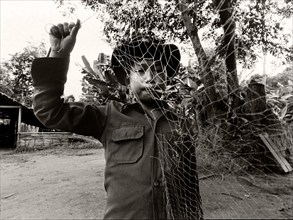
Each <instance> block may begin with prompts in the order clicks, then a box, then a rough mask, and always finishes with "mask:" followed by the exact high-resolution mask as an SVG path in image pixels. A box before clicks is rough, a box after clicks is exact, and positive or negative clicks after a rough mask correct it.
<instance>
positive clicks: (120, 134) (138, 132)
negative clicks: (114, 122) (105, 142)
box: [112, 127, 143, 141]
mask: <svg viewBox="0 0 293 220" xmlns="http://www.w3.org/2000/svg"><path fill="white" fill-rule="evenodd" d="M142 136H143V127H122V128H117V129H115V130H114V131H113V133H112V140H113V141H123V140H131V139H139V138H141V137H142Z"/></svg>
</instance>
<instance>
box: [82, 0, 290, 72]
mask: <svg viewBox="0 0 293 220" xmlns="http://www.w3.org/2000/svg"><path fill="white" fill-rule="evenodd" d="M83 2H84V4H86V5H87V6H90V7H91V8H92V9H94V10H97V11H100V13H99V14H100V19H101V20H102V21H104V23H105V28H104V32H105V34H106V36H107V39H108V41H109V42H110V43H112V44H115V42H117V41H119V40H121V39H123V38H124V37H125V36H126V37H127V36H129V35H130V34H131V32H132V31H141V32H148V31H152V32H155V33H159V34H160V35H161V36H162V37H164V38H165V39H167V40H173V41H174V40H179V41H181V42H183V43H190V39H189V36H188V33H187V31H186V27H185V26H184V23H183V21H182V17H181V13H180V11H179V9H178V5H179V4H178V2H180V3H184V2H188V1H156V0H148V1H146V0H144V1H137V0H129V1H125V0H109V1H98V0H91V1H89V0H83ZM189 2H190V3H189V4H187V9H186V10H188V13H189V16H191V17H192V20H193V24H194V25H195V26H196V27H197V29H199V30H200V29H202V30H203V35H202V40H203V41H206V42H207V43H211V44H210V45H214V46H219V49H218V51H219V52H220V51H221V47H223V45H221V44H222V43H223V42H222V40H221V39H222V35H223V31H222V30H221V22H220V17H219V14H218V11H217V9H218V8H219V7H220V6H219V5H221V4H222V1H216V0H213V1H212V0H209V1H189ZM232 3H233V8H234V16H233V17H234V19H235V21H236V23H237V25H236V26H237V29H236V40H237V45H238V46H237V52H238V59H239V60H240V61H241V62H242V63H244V64H245V65H246V66H250V67H251V64H252V63H253V62H251V61H255V60H256V59H257V54H256V53H257V52H259V51H261V50H264V52H269V53H271V54H273V55H285V57H286V58H287V60H292V45H289V46H288V43H290V39H291V36H290V35H289V34H290V33H285V34H283V32H282V31H283V30H284V24H282V20H286V19H288V18H290V17H291V16H292V13H293V10H292V9H293V3H292V1H287V2H285V1H280V0H269V1H232ZM217 4H218V5H217ZM105 14H109V16H104V15H105ZM224 34H226V33H224ZM290 46H291V47H290Z"/></svg>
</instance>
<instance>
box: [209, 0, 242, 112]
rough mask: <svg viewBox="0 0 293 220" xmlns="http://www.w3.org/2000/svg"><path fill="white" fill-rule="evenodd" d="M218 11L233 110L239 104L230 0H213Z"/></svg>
mask: <svg viewBox="0 0 293 220" xmlns="http://www.w3.org/2000/svg"><path fill="white" fill-rule="evenodd" d="M214 4H215V6H216V9H217V10H218V11H219V15H220V20H221V24H222V26H223V29H224V36H223V45H222V47H221V48H220V49H221V50H224V51H225V54H226V59H225V64H226V68H227V82H228V85H227V86H228V93H229V95H230V97H231V99H232V103H231V108H232V109H233V110H234V109H235V108H237V107H238V106H239V105H240V96H239V80H238V77H237V65H236V52H235V27H236V25H235V20H234V17H233V16H234V15H233V8H232V4H231V0H225V1H223V0H214Z"/></svg>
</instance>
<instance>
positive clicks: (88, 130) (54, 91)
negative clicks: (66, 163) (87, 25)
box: [31, 20, 203, 219]
mask: <svg viewBox="0 0 293 220" xmlns="http://www.w3.org/2000/svg"><path fill="white" fill-rule="evenodd" d="M79 29H80V21H79V20H78V21H77V22H76V23H70V24H68V23H63V24H58V25H56V26H53V27H52V28H51V33H50V44H51V48H50V51H49V54H48V56H47V57H42V58H37V59H35V60H34V62H33V64H32V68H31V74H32V78H33V85H34V90H35V96H34V100H33V109H34V112H35V114H36V116H37V117H38V118H39V120H40V121H41V122H42V123H43V124H44V125H45V126H47V127H49V128H55V129H60V130H63V131H69V132H74V133H77V134H81V135H87V136H93V137H94V138H97V139H98V140H100V141H101V143H102V144H103V147H104V151H105V159H106V165H105V174H104V178H105V179H104V186H105V190H106V193H107V203H106V209H105V215H104V218H105V219H170V218H178V219H179V218H180V219H202V218H203V217H202V216H203V214H202V208H201V198H200V195H199V186H198V178H197V173H196V168H195V154H194V150H192V149H195V148H194V147H191V146H182V145H180V144H175V142H176V140H175V139H176V138H177V139H178V140H179V139H180V140H181V139H182V140H183V139H184V140H185V135H182V133H180V132H179V133H178V132H177V135H175V134H174V131H178V125H179V124H180V129H181V128H182V129H184V128H185V127H186V123H179V124H178V123H175V122H176V120H177V118H178V117H177V116H176V115H175V114H173V113H172V111H168V110H167V109H168V106H167V104H166V102H165V101H164V100H162V99H161V97H162V94H163V92H164V90H165V89H166V86H167V81H168V78H170V77H173V76H174V75H175V74H176V72H177V70H178V67H179V64H180V52H179V50H178V48H177V46H175V45H173V44H163V43H161V42H156V41H153V40H150V39H151V38H148V36H145V37H144V36H143V35H141V36H140V35H137V36H136V37H133V39H132V40H131V41H129V42H128V43H125V44H121V45H119V46H117V47H116V48H115V49H114V51H113V54H112V57H111V65H112V69H113V71H114V73H115V75H116V77H117V79H118V81H119V82H120V83H121V84H123V85H129V87H130V89H131V90H132V92H133V93H134V95H135V97H136V101H135V102H133V103H121V102H117V101H109V102H108V103H107V104H106V105H102V106H96V105H90V104H86V103H81V102H70V103H66V102H64V100H63V99H62V98H60V97H62V95H63V90H64V84H65V82H66V75H67V71H68V65H69V62H70V53H71V52H72V50H73V48H74V44H75V42H76V38H77V34H78V31H79ZM181 122H182V121H181ZM181 124H185V125H183V126H181ZM176 143H177V142H176ZM190 143H191V142H190V141H189V145H190ZM170 147H171V148H172V147H173V149H171V148H170ZM167 149H168V150H167ZM174 152H175V153H174ZM176 152H177V153H176ZM180 152H181V154H182V155H183V154H184V159H181V158H182V157H183V156H182V155H181V156H180V155H179V154H180ZM163 155H165V157H164V158H163V159H161V157H162V156H163ZM169 159H170V160H171V159H173V160H174V159H175V163H173V165H170V164H169V165H168V161H170V160H169ZM176 164H181V165H179V166H177V165H176ZM182 164H184V165H182ZM190 164H191V165H190ZM189 165H190V166H189ZM186 167H189V168H190V167H192V170H191V169H190V170H189V171H190V172H189V171H188V170H187V171H188V172H187V173H185V171H186ZM189 168H188V169H189ZM172 173H175V174H176V173H177V174H178V175H184V176H183V177H184V178H185V179H186V180H185V181H182V178H177V179H175V178H173V177H174V175H172ZM172 178H173V179H172ZM172 181H173V182H172ZM174 186H177V187H174ZM184 186H186V187H189V190H186V192H187V193H185V194H181V195H180V193H178V190H179V189H180V188H182V187H183V188H184ZM176 201H177V202H176ZM186 201H187V202H186ZM177 203H178V204H177ZM186 207H187V208H186ZM183 209H184V210H185V211H182V210H183ZM183 212H184V213H185V214H184V213H183Z"/></svg>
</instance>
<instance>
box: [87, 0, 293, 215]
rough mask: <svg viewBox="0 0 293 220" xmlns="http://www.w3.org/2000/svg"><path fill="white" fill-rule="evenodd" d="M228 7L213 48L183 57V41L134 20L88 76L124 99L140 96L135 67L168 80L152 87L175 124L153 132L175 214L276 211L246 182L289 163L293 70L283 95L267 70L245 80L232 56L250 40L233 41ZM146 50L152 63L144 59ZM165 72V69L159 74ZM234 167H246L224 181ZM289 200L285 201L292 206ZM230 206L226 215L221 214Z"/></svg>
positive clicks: (186, 10) (190, 9)
mask: <svg viewBox="0 0 293 220" xmlns="http://www.w3.org/2000/svg"><path fill="white" fill-rule="evenodd" d="M219 2H221V1H219ZM223 2H224V1H223ZM223 2H222V4H221V3H220V4H219V5H218V10H221V7H222V5H223V4H224V3H223ZM166 4H167V3H166ZM165 6H166V5H165ZM166 7H167V6H166ZM179 8H180V10H181V15H182V16H183V20H184V16H185V15H186V16H187V17H185V18H188V16H191V14H192V13H195V10H196V9H195V5H194V4H190V5H188V4H187V5H183V6H182V5H180V7H179ZM227 10H228V9H227ZM193 15H194V14H193ZM228 15H229V16H228V19H227V20H225V22H224V23H223V24H222V27H224V28H223V29H224V32H223V34H224V35H226V36H228V37H227V38H225V40H223V42H224V46H222V47H218V49H217V50H215V52H214V53H213V54H212V55H211V56H206V55H205V54H206V53H204V50H203V51H200V48H199V47H197V46H194V45H192V46H190V45H189V46H190V47H191V48H193V49H194V48H195V49H197V50H199V51H200V52H198V53H197V54H194V53H191V54H192V55H193V57H191V58H190V60H189V62H188V64H187V65H183V64H182V63H181V62H182V56H181V59H180V52H181V49H182V47H181V48H179V47H177V46H175V45H174V44H170V43H166V42H165V40H164V39H163V38H161V37H158V36H157V35H156V34H154V32H148V31H145V29H144V30H142V31H139V28H135V27H133V30H134V32H133V33H134V34H129V35H127V36H126V35H125V36H126V39H124V40H123V41H122V43H121V44H118V45H117V46H116V49H115V51H114V53H113V55H112V58H111V59H112V66H110V64H109V63H108V66H107V65H105V66H103V68H104V69H103V70H102V69H101V68H100V67H98V69H99V68H100V70H99V71H101V72H102V74H103V76H102V78H101V77H98V76H97V74H96V76H95V77H96V78H95V80H96V81H93V79H89V77H88V78H87V81H88V82H92V84H95V85H96V88H97V90H99V89H100V90H99V91H97V95H96V96H97V97H98V96H100V95H101V91H102V90H101V86H103V88H104V89H105V88H106V89H108V92H107V96H103V97H104V98H105V97H106V98H105V99H104V101H105V102H106V101H108V100H109V99H113V97H114V99H115V100H118V101H119V100H120V101H122V102H134V101H137V100H135V95H133V94H131V92H130V91H129V89H128V87H127V84H128V82H129V78H128V77H129V73H130V72H131V71H132V72H133V71H134V72H135V71H137V75H136V77H137V79H138V80H140V79H141V77H142V76H141V75H140V74H139V70H143V71H144V72H145V71H150V72H157V73H158V76H156V77H162V78H160V80H157V81H161V82H164V81H165V82H164V83H165V84H166V85H167V86H166V88H165V87H162V86H161V85H155V86H153V87H149V88H147V91H148V94H149V95H150V96H151V97H152V98H153V100H155V101H156V102H157V106H159V108H160V110H161V112H162V113H163V115H165V116H166V118H168V114H169V113H170V112H171V113H172V114H173V115H176V116H177V117H173V118H172V119H169V124H172V126H171V125H170V127H171V128H172V129H171V130H170V132H169V133H168V134H164V135H163V134H157V136H156V140H157V142H158V154H159V155H158V160H159V163H160V165H161V169H162V172H163V182H164V183H163V184H164V186H165V193H166V206H167V211H168V217H169V218H170V219H200V218H202V211H201V210H202V209H203V210H204V212H205V210H213V212H212V213H207V214H206V216H207V217H208V218H241V217H242V218H243V216H244V218H260V217H262V218H266V217H271V216H270V215H271V213H267V212H266V211H265V210H259V209H257V207H258V206H259V205H260V204H258V202H259V200H256V199H254V197H256V196H261V195H262V193H263V191H261V190H260V191H258V193H259V194H257V195H256V194H251V193H250V191H249V187H254V188H258V189H260V188H262V187H260V186H259V185H258V182H257V181H258V180H259V179H261V178H264V179H266V181H268V182H274V181H278V179H279V177H280V176H279V174H278V173H282V172H286V173H288V172H290V170H291V169H292V168H290V167H291V166H290V163H292V149H293V135H292V133H293V130H292V118H293V112H292V110H293V108H292V97H293V96H292V90H293V87H292V80H293V76H292V73H291V75H290V74H289V76H288V78H287V81H286V82H285V81H284V82H283V85H282V89H283V96H282V95H280V91H281V90H280V89H281V87H278V86H277V87H276V86H274V85H273V84H272V83H270V82H269V81H268V80H267V81H266V76H265V75H257V76H254V77H249V78H250V79H249V80H248V77H247V80H245V81H244V82H245V83H243V84H241V85H240V83H239V79H238V77H239V74H238V75H237V68H236V63H235V65H234V66H233V65H231V63H233V56H236V54H235V53H234V52H235V51H238V53H239V56H240V55H242V53H241V52H243V50H245V48H244V47H243V46H242V45H241V44H237V43H235V36H236V32H235V23H233V22H234V14H233V12H231V13H228ZM222 19H223V18H222ZM138 23H139V24H140V27H141V24H145V23H148V22H147V20H143V19H140V20H139V22H138ZM138 23H136V25H137V24H138ZM185 24H186V23H185ZM158 33H159V32H158ZM189 43H190V44H191V42H189ZM231 47H232V48H233V50H230V49H231ZM234 49H235V50H234ZM179 51H180V52H179ZM233 51H234V52H233ZM142 57H143V58H145V59H147V60H150V61H151V62H150V63H151V64H150V63H148V62H147V63H142ZM231 57H232V58H231ZM231 59H232V61H231ZM109 60H110V59H109ZM227 60H228V62H227ZM235 62H236V61H235ZM134 66H136V69H134V68H133V67H134ZM231 66H232V67H231ZM96 67H97V66H96ZM105 70H106V71H105ZM114 72H115V73H116V75H115V74H114ZM162 72H166V73H167V75H168V77H167V78H164V77H163V76H161V75H160V73H162ZM91 80H92V81H91ZM118 82H119V83H118ZM284 88H287V90H286V91H287V93H286V92H285V89H284ZM117 91H118V92H117ZM277 91H278V92H279V94H278V95H276V93H277ZM288 91H289V92H288ZM290 91H291V92H290ZM100 97H101V96H100ZM282 97H283V98H282ZM162 102H164V103H165V104H164V105H162V104H161V103H162ZM231 173H237V174H239V175H240V174H241V178H240V177H239V178H238V177H235V176H233V177H230V179H229V181H230V182H229V181H225V176H228V175H230V174H231ZM268 173H274V175H268ZM289 178H290V177H288V179H287V183H289V184H290V183H292V182H290V181H289ZM291 186H292V185H291ZM207 187H209V188H208V189H207ZM269 187H272V186H271V185H270V184H267V188H266V189H265V190H269ZM202 188H204V189H205V191H204V193H203V194H201V193H200V190H201V189H202ZM270 189H271V188H270ZM265 190H264V191H265ZM206 193H210V194H214V199H213V200H212V201H210V200H205V195H206ZM286 193H287V191H286ZM200 194H201V195H202V199H201V196H200ZM231 199H233V202H232V203H231V202H229V201H230V200H231ZM202 204H203V205H202ZM284 204H285V205H284V207H285V208H288V207H289V206H290V204H288V203H287V202H284ZM272 206H273V205H272ZM217 210H219V211H217ZM220 210H224V211H220ZM225 210H226V211H227V213H229V216H227V215H225V214H224V212H225Z"/></svg>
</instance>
